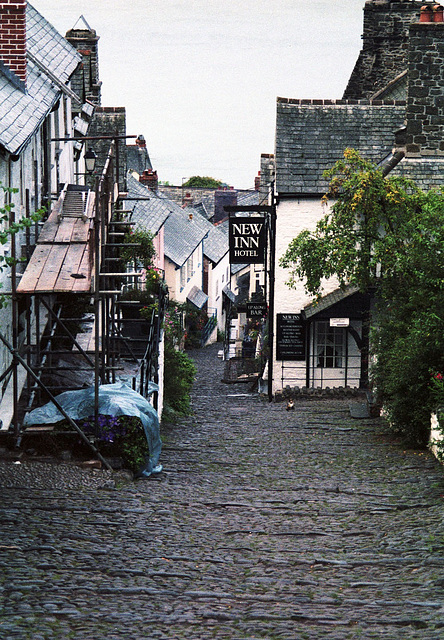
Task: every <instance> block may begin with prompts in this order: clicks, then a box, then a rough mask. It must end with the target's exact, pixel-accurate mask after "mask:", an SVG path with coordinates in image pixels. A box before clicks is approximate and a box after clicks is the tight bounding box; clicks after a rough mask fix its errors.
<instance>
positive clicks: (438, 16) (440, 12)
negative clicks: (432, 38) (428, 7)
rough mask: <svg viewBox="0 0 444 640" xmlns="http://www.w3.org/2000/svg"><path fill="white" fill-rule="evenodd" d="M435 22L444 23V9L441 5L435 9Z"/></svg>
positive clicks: (437, 5)
mask: <svg viewBox="0 0 444 640" xmlns="http://www.w3.org/2000/svg"><path fill="white" fill-rule="evenodd" d="M433 22H444V7H442V6H441V5H440V4H435V5H434V7H433Z"/></svg>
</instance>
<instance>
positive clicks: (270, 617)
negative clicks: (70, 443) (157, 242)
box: [0, 345, 444, 640]
mask: <svg viewBox="0 0 444 640" xmlns="http://www.w3.org/2000/svg"><path fill="white" fill-rule="evenodd" d="M193 357H195V358H196V362H197V365H198V376H197V381H196V384H195V388H194V392H193V410H194V415H193V416H192V417H190V418H187V419H185V420H183V422H182V423H181V424H176V425H174V426H173V427H170V428H169V429H168V430H166V431H164V432H163V433H162V438H163V441H164V448H163V452H162V456H161V462H162V464H163V466H164V471H163V472H162V473H161V474H160V475H159V476H155V477H152V478H150V479H148V480H141V481H137V482H135V483H134V482H130V481H129V480H120V479H119V480H118V481H113V480H112V479H111V477H110V475H109V474H108V472H88V473H87V472H85V471H80V470H72V475H71V477H70V479H69V480H68V481H66V480H64V479H63V478H62V477H61V475H62V474H63V473H66V470H65V472H64V471H62V467H63V465H61V466H59V467H55V470H54V469H53V468H51V469H50V470H48V469H49V466H48V468H47V467H45V465H42V467H41V469H43V471H41V470H39V469H40V467H39V464H38V463H33V464H34V467H33V469H31V468H27V467H26V465H24V464H22V465H15V466H14V465H12V464H11V463H5V462H2V463H1V464H0V487H1V496H2V502H1V509H0V512H1V513H0V536H1V541H0V549H1V556H0V558H1V559H0V565H1V574H0V592H1V600H0V602H1V604H0V612H1V617H0V637H1V638H2V639H3V640H9V639H12V638H14V639H16V638H20V639H21V640H25V639H27V638H30V639H31V638H32V640H48V639H52V638H54V639H68V638H74V639H75V640H95V639H98V638H104V639H106V640H122V639H123V638H125V640H127V639H130V640H131V639H132V640H142V639H145V638H156V639H162V640H163V639H165V640H175V639H179V638H187V639H188V640H206V639H210V638H216V639H218V640H219V639H220V640H225V639H227V640H244V639H245V640H246V639H248V640H259V639H263V638H266V639H267V640H272V639H277V638H282V639H285V640H290V639H291V640H300V639H305V638H306V639H308V640H318V639H319V640H320V639H324V638H329V639H334V640H342V639H344V640H345V639H355V638H356V639H357V638H364V639H370V638H389V639H393V640H407V639H410V638H412V639H413V638H415V639H418V638H420V639H421V640H431V639H434V640H438V638H442V637H443V634H444V553H443V552H444V528H443V508H442V506H443V500H444V495H443V494H444V470H443V467H442V466H441V465H440V464H439V463H438V462H437V461H436V460H435V459H434V458H433V457H432V456H431V455H430V454H428V453H427V452H424V451H416V450H406V449H404V448H403V447H402V446H401V445H399V444H398V443H396V442H394V441H393V440H392V439H391V438H390V437H389V436H388V434H387V433H386V431H385V428H384V424H383V422H382V421H379V420H374V419H364V420H354V419H352V418H351V417H350V413H349V411H348V405H347V402H346V401H344V400H328V401H327V400H322V401H320V400H318V401H313V400H311V401H309V400H305V401H300V402H299V403H296V408H295V411H292V412H287V411H286V410H285V406H284V405H283V404H274V403H272V404H269V403H268V402H267V401H266V400H264V399H261V398H260V397H258V396H257V395H256V394H250V393H249V392H248V386H247V385H239V384H237V385H225V384H222V383H221V382H220V380H221V378H222V368H223V363H222V362H221V361H220V360H218V358H217V345H216V346H213V347H209V348H207V349H205V350H201V351H198V352H194V353H193ZM68 468H69V467H68ZM45 474H46V475H45ZM59 475H60V477H59ZM90 476H91V478H92V479H90ZM117 477H118V478H120V476H117Z"/></svg>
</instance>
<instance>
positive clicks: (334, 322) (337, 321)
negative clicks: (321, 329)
mask: <svg viewBox="0 0 444 640" xmlns="http://www.w3.org/2000/svg"><path fill="white" fill-rule="evenodd" d="M349 325H350V318H330V327H348V326H349Z"/></svg>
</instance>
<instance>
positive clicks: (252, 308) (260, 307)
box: [247, 302, 267, 318]
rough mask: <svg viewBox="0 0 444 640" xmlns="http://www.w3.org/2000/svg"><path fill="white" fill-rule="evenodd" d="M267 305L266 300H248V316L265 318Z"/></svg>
mask: <svg viewBox="0 0 444 640" xmlns="http://www.w3.org/2000/svg"><path fill="white" fill-rule="evenodd" d="M266 315H267V305H266V303H265V302H247V318H265V316H266Z"/></svg>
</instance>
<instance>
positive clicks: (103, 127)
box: [88, 107, 126, 191]
mask: <svg viewBox="0 0 444 640" xmlns="http://www.w3.org/2000/svg"><path fill="white" fill-rule="evenodd" d="M114 135H116V136H125V135H126V111H125V107H97V108H96V111H95V113H94V117H93V119H92V122H91V126H90V129H89V132H88V136H92V137H94V136H98V137H101V136H103V137H106V136H114ZM111 142H112V140H91V141H90V142H88V145H90V146H91V147H92V148H93V149H94V152H95V154H96V155H97V162H96V170H95V173H96V175H100V174H101V172H102V170H103V167H104V166H105V162H106V158H107V156H108V151H109V148H110V144H111ZM117 144H118V151H119V188H120V190H121V191H124V190H125V182H126V140H124V139H121V140H118V142H117Z"/></svg>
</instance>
